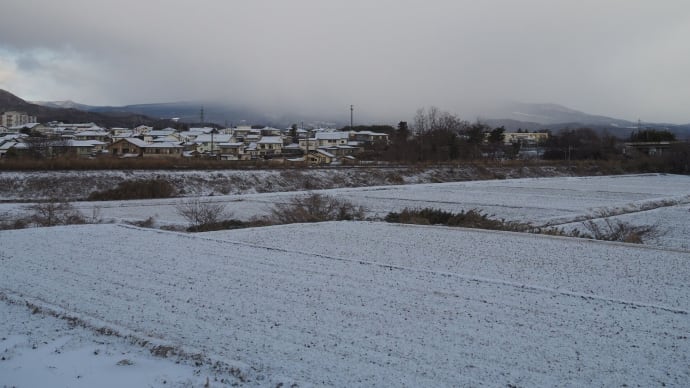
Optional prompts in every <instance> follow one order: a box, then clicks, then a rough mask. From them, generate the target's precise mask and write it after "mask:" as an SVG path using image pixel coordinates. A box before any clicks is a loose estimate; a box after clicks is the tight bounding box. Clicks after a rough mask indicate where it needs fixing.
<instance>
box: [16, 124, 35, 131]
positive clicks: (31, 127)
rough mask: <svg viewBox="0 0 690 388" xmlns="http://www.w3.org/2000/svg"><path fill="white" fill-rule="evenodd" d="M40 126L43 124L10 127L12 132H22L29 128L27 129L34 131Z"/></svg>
mask: <svg viewBox="0 0 690 388" xmlns="http://www.w3.org/2000/svg"><path fill="white" fill-rule="evenodd" d="M39 125H41V123H26V124H21V125H15V126H12V127H10V128H9V129H10V130H11V131H20V130H22V129H24V128H27V129H34V128H36V127H37V126H39Z"/></svg>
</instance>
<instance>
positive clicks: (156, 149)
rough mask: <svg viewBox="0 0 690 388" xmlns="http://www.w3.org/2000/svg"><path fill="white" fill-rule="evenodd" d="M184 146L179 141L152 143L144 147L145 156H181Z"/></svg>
mask: <svg viewBox="0 0 690 388" xmlns="http://www.w3.org/2000/svg"><path fill="white" fill-rule="evenodd" d="M182 148H183V147H182V146H181V145H180V144H179V143H152V144H146V145H145V146H144V147H143V151H144V152H143V154H142V156H143V157H144V158H181V157H182Z"/></svg>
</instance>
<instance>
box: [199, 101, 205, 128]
mask: <svg viewBox="0 0 690 388" xmlns="http://www.w3.org/2000/svg"><path fill="white" fill-rule="evenodd" d="M199 119H200V120H201V126H202V127H203V126H204V107H203V106H202V107H201V110H200V111H199Z"/></svg>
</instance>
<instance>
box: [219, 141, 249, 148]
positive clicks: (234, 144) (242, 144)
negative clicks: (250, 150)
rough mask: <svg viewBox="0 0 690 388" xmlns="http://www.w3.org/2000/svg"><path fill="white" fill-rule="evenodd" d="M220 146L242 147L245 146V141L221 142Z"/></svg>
mask: <svg viewBox="0 0 690 388" xmlns="http://www.w3.org/2000/svg"><path fill="white" fill-rule="evenodd" d="M218 147H220V148H240V147H244V143H242V142H240V143H220V144H218Z"/></svg>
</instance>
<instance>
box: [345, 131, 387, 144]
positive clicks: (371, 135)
mask: <svg viewBox="0 0 690 388" xmlns="http://www.w3.org/2000/svg"><path fill="white" fill-rule="evenodd" d="M350 139H352V140H353V141H356V142H358V143H359V144H361V145H365V146H369V145H373V144H388V143H389V141H388V134H387V133H383V132H372V131H351V132H350Z"/></svg>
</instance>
